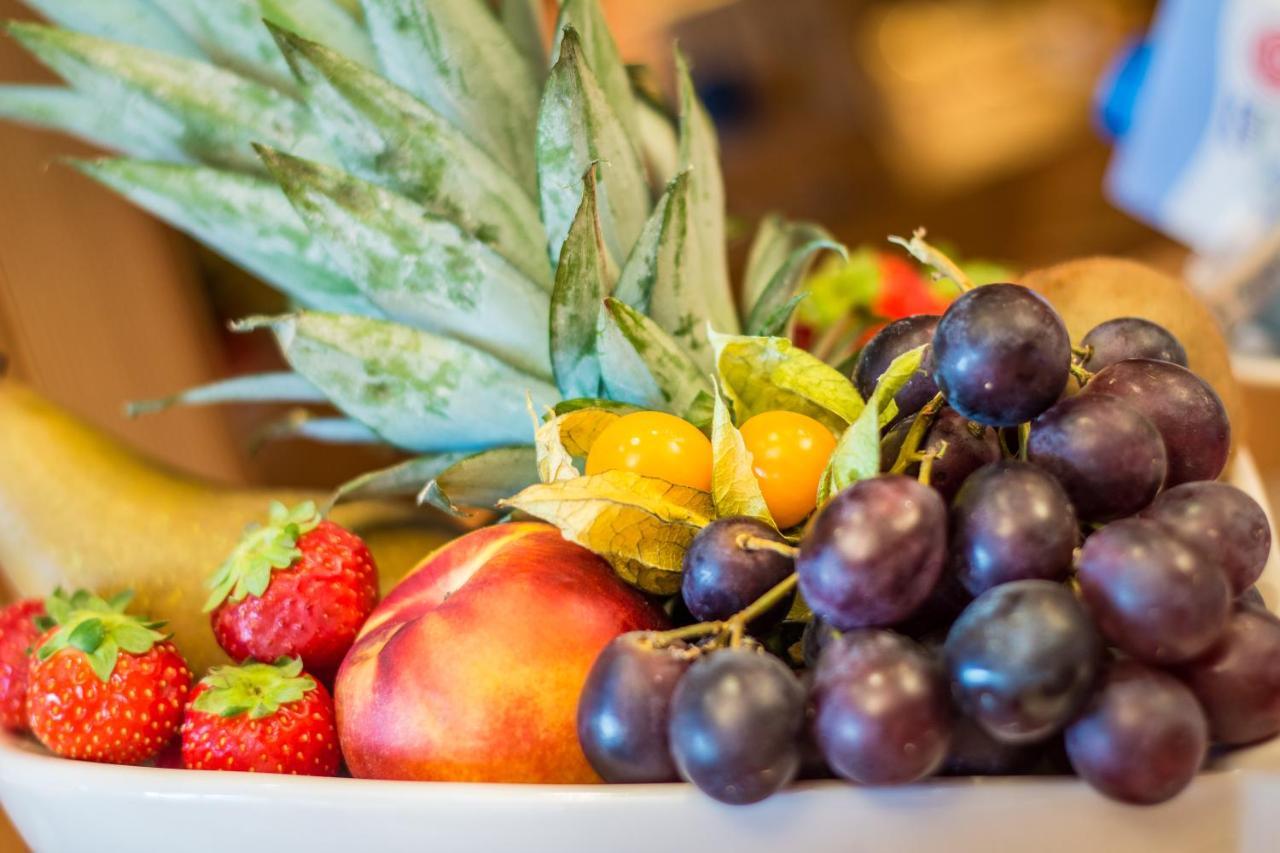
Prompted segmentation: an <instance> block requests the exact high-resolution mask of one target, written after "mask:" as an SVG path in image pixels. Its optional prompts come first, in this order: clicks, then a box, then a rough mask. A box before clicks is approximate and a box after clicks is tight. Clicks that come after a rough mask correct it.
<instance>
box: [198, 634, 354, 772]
mask: <svg viewBox="0 0 1280 853" xmlns="http://www.w3.org/2000/svg"><path fill="white" fill-rule="evenodd" d="M339 758H340V756H339V752H338V730H337V727H336V725H335V723H334V717H333V699H332V698H331V697H330V696H329V691H328V690H325V689H324V686H323V685H322V684H320V682H318V681H316V680H315V679H314V678H312V677H311V676H309V675H307V674H306V673H304V672H303V671H302V661H301V659H299V658H293V659H288V658H286V659H283V660H279V661H277V662H276V663H274V664H269V663H247V664H245V665H243V666H219V667H214V668H213V669H211V670H210V671H209V674H208V675H206V676H205V677H204V679H203V680H202V681H201V682H200V683H199V684H197V685H196V686H195V689H194V690H192V691H191V699H190V701H189V702H188V703H187V716H186V719H184V720H183V722H182V765H183V766H184V767H186V768H187V769H188V770H246V771H248V772H250V773H288V774H291V775H294V776H334V775H336V774H337V772H338V761H339Z"/></svg>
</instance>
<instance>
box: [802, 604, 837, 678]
mask: <svg viewBox="0 0 1280 853" xmlns="http://www.w3.org/2000/svg"><path fill="white" fill-rule="evenodd" d="M839 633H840V632H839V631H837V630H836V629H835V628H832V627H831V626H830V625H828V624H827V623H826V622H823V621H822V620H821V619H819V618H818V617H817V616H815V617H813V618H812V619H810V620H809V621H808V622H807V623H806V624H805V626H804V634H802V635H801V637H800V650H801V652H802V654H803V655H804V665H805V666H807V667H815V666H817V665H818V659H819V658H821V657H822V650H823V649H825V648H826V647H827V643H829V642H831V640H832V639H834V638H835V637H836V636H837V635H838V634H839Z"/></svg>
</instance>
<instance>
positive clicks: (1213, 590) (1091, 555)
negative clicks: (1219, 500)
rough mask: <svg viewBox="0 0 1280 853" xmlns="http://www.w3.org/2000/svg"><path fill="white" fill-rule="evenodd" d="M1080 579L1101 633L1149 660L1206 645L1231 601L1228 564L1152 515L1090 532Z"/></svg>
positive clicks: (1192, 652)
mask: <svg viewBox="0 0 1280 853" xmlns="http://www.w3.org/2000/svg"><path fill="white" fill-rule="evenodd" d="M1077 580H1078V581H1079V584H1080V594H1081V596H1082V597H1083V598H1084V601H1085V604H1086V605H1087V606H1088V608H1089V612H1090V613H1092V614H1093V618H1094V619H1095V620H1096V621H1097V623H1098V627H1099V628H1100V629H1101V631H1102V633H1103V635H1104V636H1106V638H1107V639H1108V640H1110V641H1111V643H1112V644H1113V645H1115V646H1116V647H1118V648H1120V649H1121V650H1123V651H1125V652H1127V653H1128V654H1130V655H1132V656H1133V657H1135V658H1138V659H1139V660H1144V661H1147V662H1149V663H1155V664H1170V663H1177V662H1179V661H1185V660H1189V659H1190V658H1193V657H1195V656H1196V655H1198V654H1201V653H1202V652H1204V651H1206V650H1207V649H1208V648H1209V647H1210V646H1211V645H1213V642H1214V641H1215V640H1217V639H1218V637H1219V636H1221V634H1222V631H1223V629H1224V628H1225V627H1226V624H1227V615H1228V613H1229V612H1230V609H1231V588H1230V586H1229V585H1228V584H1227V578H1226V575H1224V574H1223V572H1222V570H1221V569H1219V568H1218V567H1217V566H1216V565H1214V563H1213V562H1212V561H1211V560H1209V559H1208V558H1206V557H1205V556H1204V555H1203V554H1201V553H1200V552H1199V551H1197V550H1196V549H1194V548H1192V547H1191V546H1190V545H1187V544H1185V543H1183V542H1182V541H1181V540H1179V539H1176V538H1175V537H1173V536H1171V535H1169V531H1168V530H1167V529H1166V528H1164V527H1163V526H1161V525H1160V524H1157V523H1156V522H1154V521H1150V520H1147V519H1141V518H1128V519H1124V520H1123V521H1116V522H1113V523H1111V524H1108V525H1107V526H1106V527H1104V528H1102V529H1101V530H1099V531H1097V532H1096V533H1094V534H1093V535H1092V536H1090V537H1089V538H1088V539H1086V540H1085V543H1084V548H1082V549H1081V551H1080V561H1079V569H1078V573H1077Z"/></svg>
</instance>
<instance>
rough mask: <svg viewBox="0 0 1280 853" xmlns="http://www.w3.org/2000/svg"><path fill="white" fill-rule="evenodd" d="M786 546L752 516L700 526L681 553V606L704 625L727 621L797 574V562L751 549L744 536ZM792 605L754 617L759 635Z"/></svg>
mask: <svg viewBox="0 0 1280 853" xmlns="http://www.w3.org/2000/svg"><path fill="white" fill-rule="evenodd" d="M749 536H750V537H756V538H758V539H766V540H768V541H770V542H780V543H785V542H786V540H785V539H784V538H783V537H782V536H781V535H780V534H779V533H778V532H777V531H775V530H774V529H773V528H772V527H770V526H769V525H767V524H765V523H764V522H761V521H757V520H755V519H754V518H742V517H732V518H721V519H717V520H715V521H713V522H711V523H710V524H708V525H707V526H706V527H704V528H703V529H702V530H701V531H700V532H699V533H698V535H697V536H696V537H694V540H693V544H691V545H690V546H689V549H688V550H687V551H685V555H684V575H683V579H682V581H681V586H680V591H681V595H682V597H683V598H684V603H685V606H686V607H688V608H689V612H690V613H692V614H693V615H694V617H695V618H697V619H699V620H701V621H704V622H714V621H717V620H720V619H728V618H729V617H730V616H732V615H733V614H735V613H737V612H738V611H739V610H742V609H743V608H745V607H746V606H747V605H749V604H751V603H752V602H753V601H755V600H756V599H757V598H759V597H760V596H762V595H764V594H765V593H766V592H768V591H769V590H770V589H772V588H773V587H774V586H776V585H777V584H778V583H780V582H782V581H783V580H785V579H786V578H787V576H789V575H790V574H791V573H792V572H794V571H795V563H794V562H793V561H792V560H791V559H790V558H788V557H784V556H783V555H781V554H779V553H777V552H776V551H767V550H764V549H760V550H751V549H748V548H744V547H743V546H742V544H741V542H742V540H743V539H744V538H746V537H749ZM790 607H791V600H790V597H787V598H786V599H784V600H783V601H781V602H779V603H778V605H777V606H776V607H773V608H771V609H770V610H769V611H768V612H766V613H765V614H763V615H762V616H760V617H758V618H757V619H756V620H755V622H754V623H753V624H752V626H751V627H752V628H753V629H754V630H756V631H759V632H765V631H768V630H769V629H771V628H774V627H776V626H777V625H778V624H779V623H780V622H782V620H783V619H784V618H785V617H786V615H787V610H788V609H790Z"/></svg>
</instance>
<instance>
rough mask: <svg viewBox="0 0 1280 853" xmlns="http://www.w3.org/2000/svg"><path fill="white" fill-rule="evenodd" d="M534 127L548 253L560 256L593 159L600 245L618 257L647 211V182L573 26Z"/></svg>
mask: <svg viewBox="0 0 1280 853" xmlns="http://www.w3.org/2000/svg"><path fill="white" fill-rule="evenodd" d="M537 130H538V138H537V155H538V190H539V196H540V201H541V207H542V221H543V223H544V224H545V226H546V229H547V240H548V241H549V242H548V245H549V247H550V250H551V255H552V257H553V258H559V256H560V249H561V246H563V245H564V241H565V237H566V236H567V235H568V233H569V228H570V226H571V225H572V223H573V220H574V217H575V216H576V215H577V211H578V207H579V202H580V200H581V198H582V192H581V189H580V187H581V181H582V175H583V173H584V172H586V171H587V169H589V168H591V167H593V166H595V168H596V169H597V171H598V173H599V174H598V178H597V179H598V181H599V184H598V188H599V200H600V204H599V210H600V224H601V230H602V232H603V233H604V241H605V245H607V246H608V247H609V251H610V253H611V254H612V255H613V257H614V259H615V261H617V260H618V259H621V258H625V257H626V256H627V252H628V251H629V250H630V249H631V246H632V244H633V243H634V242H635V240H636V237H637V236H638V235H639V234H640V229H641V228H642V227H643V226H644V221H645V217H646V216H647V215H648V212H649V188H648V185H647V183H646V181H645V175H644V168H643V167H642V166H641V164H640V159H639V157H638V155H637V154H636V150H635V147H634V146H633V145H632V144H631V140H630V139H629V138H628V137H627V133H626V128H625V127H624V125H623V124H622V122H621V121H619V119H618V117H617V116H615V115H614V114H613V110H612V109H610V107H609V103H608V101H607V100H606V99H605V96H604V93H603V92H602V91H601V89H600V85H599V84H598V83H597V82H596V79H595V76H594V75H593V74H592V73H591V69H590V68H588V67H587V63H586V60H585V59H584V57H583V55H582V48H581V43H580V40H579V38H578V35H577V33H576V32H575V31H573V30H568V31H567V32H566V33H565V35H564V39H563V41H562V42H561V45H560V59H559V60H558V61H557V62H556V64H555V66H554V67H553V68H552V69H551V76H550V77H549V78H548V80H547V85H546V88H545V90H544V92H543V95H542V104H541V108H540V110H539V112H538V125H537Z"/></svg>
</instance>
